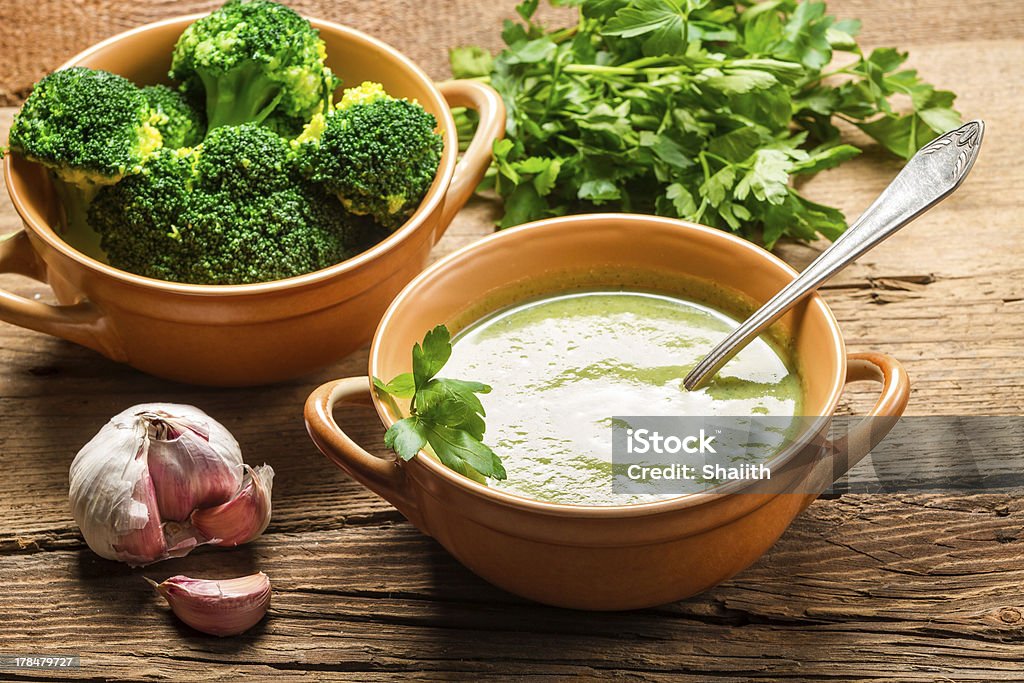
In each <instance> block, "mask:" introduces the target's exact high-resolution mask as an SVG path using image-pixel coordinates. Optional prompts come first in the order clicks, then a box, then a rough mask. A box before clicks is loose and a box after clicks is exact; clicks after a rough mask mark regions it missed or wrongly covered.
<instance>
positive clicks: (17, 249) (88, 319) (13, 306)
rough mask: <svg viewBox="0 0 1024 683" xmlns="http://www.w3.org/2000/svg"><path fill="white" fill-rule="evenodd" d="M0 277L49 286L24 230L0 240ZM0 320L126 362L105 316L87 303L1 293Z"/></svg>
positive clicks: (41, 264) (6, 292) (44, 272)
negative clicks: (50, 301)
mask: <svg viewBox="0 0 1024 683" xmlns="http://www.w3.org/2000/svg"><path fill="white" fill-rule="evenodd" d="M0 273H16V274H18V275H24V276H25V277H29V278H32V279H33V280H36V281H37V282H41V283H43V284H47V279H46V264H45V263H43V261H42V260H41V259H40V258H39V256H38V255H37V254H36V251H35V249H34V248H33V247H32V242H31V241H30V240H29V238H28V233H26V232H25V231H24V230H19V231H18V232H16V233H13V234H11V235H6V236H4V237H2V238H0ZM0 320H3V321H4V322H9V323H11V324H12V325H17V326H18V327H24V328H27V329H30V330H35V331H36V332H43V333H45V334H51V335H53V336H55V337H60V338H62V339H67V340H68V341H72V342H75V343H76V344H81V345H82V346H85V347H88V348H90V349H93V350H94V351H99V352H100V353H102V354H103V355H105V356H107V357H108V358H112V359H114V360H119V361H125V360H126V357H125V354H124V351H123V350H122V349H121V345H120V344H119V343H118V342H117V340H116V338H115V336H114V332H113V330H112V329H111V327H110V325H109V322H108V320H107V318H106V316H104V315H103V313H102V311H100V310H99V308H97V307H96V305H95V304H94V303H92V302H91V301H88V300H83V301H79V302H78V303H75V304H68V305H62V306H52V305H50V304H44V303H41V302H39V301H32V300H30V299H26V298H24V297H20V296H18V295H16V294H13V293H11V292H8V291H6V290H3V289H0Z"/></svg>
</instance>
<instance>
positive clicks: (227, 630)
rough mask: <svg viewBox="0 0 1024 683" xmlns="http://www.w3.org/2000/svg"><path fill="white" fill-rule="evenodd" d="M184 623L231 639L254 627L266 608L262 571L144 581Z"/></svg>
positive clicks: (266, 590) (266, 586)
mask: <svg viewBox="0 0 1024 683" xmlns="http://www.w3.org/2000/svg"><path fill="white" fill-rule="evenodd" d="M146 581H149V583H150V585H151V586H153V589H154V590H156V592H157V593H159V594H160V595H162V596H164V599H166V600H167V604H168V605H170V606H171V611H173V612H174V614H175V615H177V617H178V618H179V619H181V620H182V621H184V622H185V623H186V624H188V625H189V626H191V627H192V628H194V629H196V630H197V631H202V632H203V633H209V634H210V635H214V636H235V635H238V634H239V633H242V632H244V631H247V630H249V629H250V628H252V627H253V626H255V625H256V624H257V623H259V621H260V620H261V619H262V618H263V616H264V615H265V614H266V613H267V609H269V608H270V579H268V578H267V575H266V574H264V573H263V572H259V573H257V574H253V575H252V576H243V577H240V578H237V579H224V580H220V581H215V580H213V579H192V578H189V577H187V576H180V575H179V576H172V577H171V578H169V579H167V580H166V581H164V582H163V583H157V582H156V581H153V580H152V579H146Z"/></svg>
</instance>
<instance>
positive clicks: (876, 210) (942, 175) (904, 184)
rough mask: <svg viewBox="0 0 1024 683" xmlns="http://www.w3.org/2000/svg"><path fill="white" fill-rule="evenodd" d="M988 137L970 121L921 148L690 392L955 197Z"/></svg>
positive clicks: (731, 341)
mask: <svg viewBox="0 0 1024 683" xmlns="http://www.w3.org/2000/svg"><path fill="white" fill-rule="evenodd" d="M984 132H985V123H984V121H981V120H975V121H970V122H968V123H965V124H964V125H962V126H960V127H959V128H957V129H956V130H951V131H950V132H948V133H946V134H944V135H940V136H939V137H937V138H935V139H934V140H932V141H931V142H929V143H928V144H927V145H925V146H924V147H922V148H921V149H920V150H919V151H918V153H917V154H915V155H914V156H913V158H912V159H911V160H910V161H909V162H907V165H906V166H904V167H903V170H902V171H900V172H899V175H897V176H896V178H895V180H893V181H892V183H890V184H889V186H888V187H887V188H885V190H884V191H883V192H882V194H881V195H879V196H878V199H876V200H875V201H874V203H872V204H871V206H869V207H868V208H867V210H866V211H865V212H864V213H863V214H861V217H860V218H858V219H857V221H856V222H855V223H854V224H853V225H851V226H850V227H849V228H848V229H847V230H846V232H844V233H843V234H842V235H841V236H840V237H839V239H837V240H836V241H835V242H833V243H832V246H830V247H829V248H828V249H826V250H825V251H823V252H822V253H821V254H820V255H819V256H818V258H816V259H814V261H813V262H812V263H811V265H809V266H807V268H806V269H804V272H802V273H800V275H799V276H798V277H797V278H796V279H795V280H793V281H792V282H790V283H789V284H788V285H786V286H785V287H783V288H782V289H781V290H780V291H779V293H778V294H776V295H775V296H773V297H772V298H771V299H769V300H768V302H767V303H766V304H765V305H764V306H762V307H761V308H759V309H758V310H757V311H756V312H754V314H753V315H751V316H750V317H749V318H747V319H746V320H745V321H744V322H743V324H741V325H740V326H739V327H737V328H736V329H735V330H733V331H732V333H731V334H729V336H728V337H726V338H725V339H723V340H722V341H721V342H719V344H718V346H716V347H715V348H713V349H712V350H711V353H709V354H708V355H707V356H705V357H704V358H703V360H701V361H700V362H699V363H697V365H696V366H694V368H693V370H691V371H690V373H689V374H688V375H686V378H685V379H683V385H684V386H685V387H686V388H687V389H689V390H690V391H693V390H695V389H700V388H701V387H703V386H705V385H706V384H707V383H708V382H709V381H710V380H711V378H712V377H714V376H715V375H716V374H717V373H718V371H719V370H721V369H722V366H723V365H725V364H726V363H727V362H728V361H729V359H731V358H732V357H733V356H735V355H736V354H737V353H739V351H740V349H742V348H743V347H744V346H746V345H747V344H749V343H750V342H751V341H753V340H754V339H756V338H757V336H758V335H759V334H761V332H763V331H764V330H765V329H766V328H767V327H768V326H769V325H771V324H772V323H773V322H775V321H776V320H778V319H779V318H780V317H782V315H783V314H784V313H785V312H786V311H788V310H789V309H790V308H792V307H793V306H794V305H796V304H797V302H799V301H800V300H801V299H803V298H804V297H805V296H807V295H808V294H810V293H811V292H813V291H814V290H816V289H817V288H818V287H820V286H821V285H822V284H824V283H825V281H827V280H828V279H830V278H831V277H832V276H833V275H835V274H836V273H838V272H839V271H841V270H842V269H843V268H845V267H846V266H848V265H850V264H851V263H853V262H854V261H855V260H857V259H858V258H860V256H861V255H863V254H864V253H866V252H868V251H870V250H871V249H873V248H874V247H875V246H876V245H878V244H879V243H880V242H882V241H883V240H885V239H886V238H887V237H889V236H890V235H892V234H893V233H894V232H896V231H897V230H899V229H900V228H902V227H903V226H904V225H906V224H907V223H909V222H911V221H912V220H914V219H915V218H917V217H918V216H920V215H921V214H923V213H924V212H925V211H927V210H928V209H930V208H931V207H933V206H935V205H936V204H938V203H939V202H940V201H942V200H943V199H945V198H946V197H948V196H949V195H950V194H952V193H953V191H954V190H955V189H956V188H958V187H959V186H960V183H962V182H963V180H964V178H966V177H967V174H968V173H969V172H970V170H971V167H972V166H974V161H975V159H977V158H978V151H979V150H980V149H981V138H982V135H983V134H984Z"/></svg>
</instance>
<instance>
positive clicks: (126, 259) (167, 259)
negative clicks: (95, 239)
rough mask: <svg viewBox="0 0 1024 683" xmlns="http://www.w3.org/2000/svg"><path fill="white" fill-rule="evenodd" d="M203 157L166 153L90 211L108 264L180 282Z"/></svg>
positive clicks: (191, 153) (106, 190)
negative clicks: (188, 211) (197, 169)
mask: <svg viewBox="0 0 1024 683" xmlns="http://www.w3.org/2000/svg"><path fill="white" fill-rule="evenodd" d="M197 156H198V153H197V152H195V151H194V150H192V149H189V148H184V149H180V150H162V151H161V152H160V153H158V154H157V155H156V156H155V157H153V158H152V159H150V160H149V162H147V163H146V165H145V167H144V168H143V170H142V172H141V173H139V174H137V175H133V176H129V177H127V178H125V179H124V180H122V181H121V182H119V183H118V184H117V185H113V186H111V187H106V188H103V189H102V190H101V191H100V192H99V193H98V194H97V195H96V199H94V200H93V202H92V205H91V206H90V207H89V224H90V225H91V226H92V228H93V229H94V230H95V231H96V232H97V233H99V234H100V235H101V236H102V239H101V242H100V246H101V247H102V248H103V250H104V251H105V252H106V254H107V260H108V262H109V263H110V264H111V265H113V266H116V267H118V268H121V269H122V270H127V271H129V272H131V273H136V274H138V275H145V276H146V277H152V278H157V279H160V280H179V279H180V278H181V274H182V270H181V264H183V263H187V262H188V259H187V254H186V253H185V249H184V245H183V243H182V234H183V233H184V232H185V231H187V229H188V217H187V216H186V211H185V207H187V206H188V204H189V193H190V192H191V189H192V184H193V182H194V179H195V166H196V158H197Z"/></svg>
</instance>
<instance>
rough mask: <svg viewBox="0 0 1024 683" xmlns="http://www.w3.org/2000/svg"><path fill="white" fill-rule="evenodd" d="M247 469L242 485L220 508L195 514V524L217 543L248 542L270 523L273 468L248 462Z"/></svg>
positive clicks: (193, 521)
mask: <svg viewBox="0 0 1024 683" xmlns="http://www.w3.org/2000/svg"><path fill="white" fill-rule="evenodd" d="M245 470H246V472H245V479H244V480H243V484H242V488H241V490H240V491H239V492H238V494H237V495H235V497H234V498H232V499H231V500H229V501H228V502H226V503H223V504H222V505H218V506H217V507H212V508H203V509H200V510H196V511H195V512H193V513H192V526H193V527H194V528H195V529H196V530H198V531H199V532H200V533H202V534H203V535H204V536H206V537H207V538H209V539H211V540H210V542H211V543H214V544H215V545H223V546H235V545H242V544H243V543H248V542H249V541H251V540H253V539H254V538H257V537H259V536H260V534H262V533H263V532H264V531H265V530H266V528H267V525H268V524H270V514H271V505H270V491H271V487H272V486H273V483H274V469H273V468H272V467H270V465H262V466H260V467H257V468H255V469H253V468H251V467H249V466H248V465H246V466H245Z"/></svg>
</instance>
